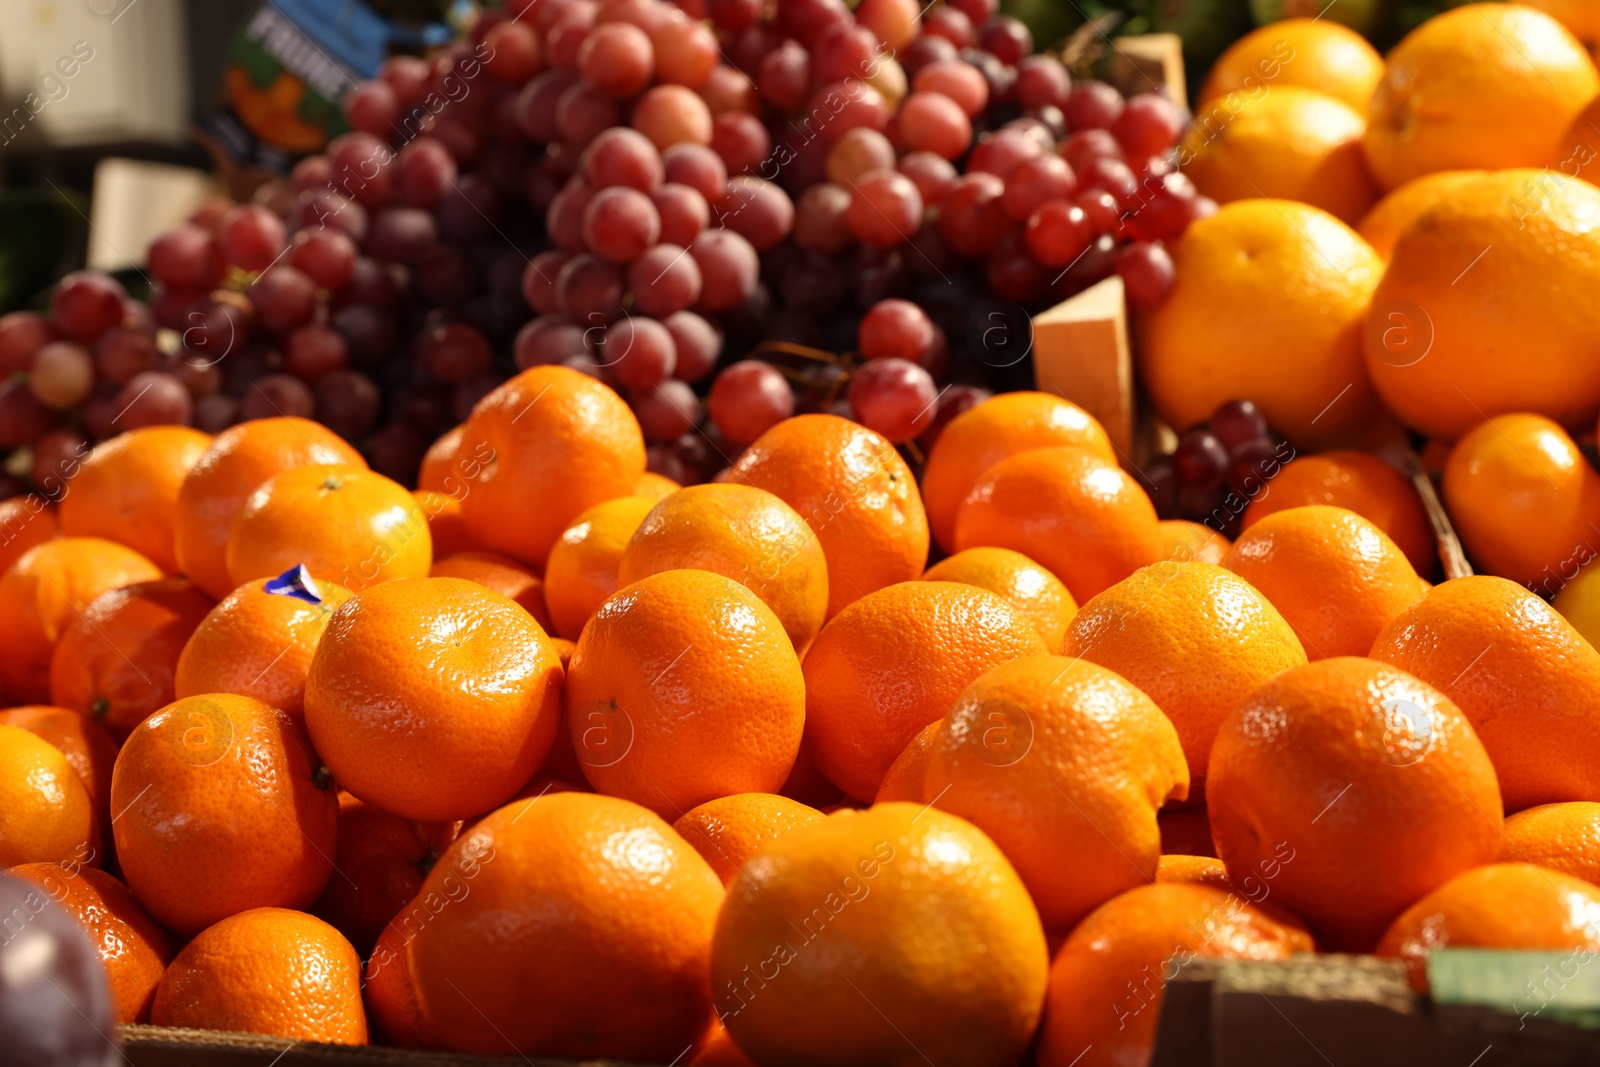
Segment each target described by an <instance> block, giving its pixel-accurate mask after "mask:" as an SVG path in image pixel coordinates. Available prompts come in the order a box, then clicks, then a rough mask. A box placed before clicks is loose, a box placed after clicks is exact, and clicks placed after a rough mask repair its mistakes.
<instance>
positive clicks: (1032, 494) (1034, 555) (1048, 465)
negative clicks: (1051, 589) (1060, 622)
mask: <svg viewBox="0 0 1600 1067" xmlns="http://www.w3.org/2000/svg"><path fill="white" fill-rule="evenodd" d="M955 546H956V548H957V549H968V548H982V547H999V548H1010V549H1015V550H1016V551H1018V552H1021V553H1022V554H1023V555H1025V556H1027V557H1028V558H1030V559H1033V560H1037V561H1038V562H1039V563H1040V564H1042V565H1044V566H1045V567H1047V568H1048V569H1049V570H1050V572H1051V573H1052V574H1054V575H1055V576H1056V577H1057V578H1059V579H1061V581H1062V582H1063V583H1064V584H1065V585H1066V587H1067V589H1068V590H1070V591H1071V593H1072V597H1073V599H1074V600H1075V601H1077V602H1078V603H1079V604H1081V603H1083V602H1084V601H1085V600H1088V599H1089V598H1090V597H1092V596H1094V595H1095V594H1097V593H1099V592H1100V591H1102V590H1103V589H1105V588H1106V587H1107V586H1110V585H1114V584H1116V583H1117V582H1120V581H1122V579H1124V578H1126V577H1127V576H1128V575H1130V574H1132V573H1133V572H1134V571H1136V570H1138V569H1139V568H1140V567H1143V566H1145V565H1146V564H1150V563H1154V562H1156V561H1157V560H1158V559H1160V558H1161V530H1160V527H1159V526H1158V520H1157V519H1156V509H1155V508H1154V507H1153V506H1151V504H1150V498H1149V497H1148V496H1146V495H1145V493H1144V490H1143V489H1141V488H1140V487H1139V483H1138V482H1136V481H1134V480H1133V479H1132V478H1130V477H1129V476H1128V475H1127V474H1125V473H1123V471H1122V469H1121V468H1119V467H1118V466H1117V465H1116V464H1115V463H1110V462H1107V461H1106V460H1104V459H1102V458H1100V457H1099V456H1097V455H1095V454H1094V453H1092V452H1089V451H1087V450H1085V449H1082V448H1076V447H1073V446H1070V445H1067V446H1062V447H1060V448H1035V449H1032V450H1030V451H1027V452H1022V453H1019V454H1017V455H1014V456H1012V457H1011V458H1010V459H1005V460H1001V461H1000V462H999V463H996V464H995V465H994V466H992V467H990V468H989V469H988V470H987V471H985V472H984V474H983V477H981V478H979V479H978V481H977V484H975V485H974V486H973V488H972V492H971V493H969V494H968V495H967V499H966V502H965V503H963V504H962V505H961V510H960V511H959V512H957V513H956V532H955Z"/></svg>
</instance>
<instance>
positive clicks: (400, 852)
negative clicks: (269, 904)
mask: <svg viewBox="0 0 1600 1067" xmlns="http://www.w3.org/2000/svg"><path fill="white" fill-rule="evenodd" d="M455 837H456V825H455V824H454V823H423V822H414V821H412V820H410V819H402V818H401V817H400V816H398V815H391V814H390V813H389V812H387V811H384V810H382V809H381V808H375V807H373V806H372V805H371V804H368V803H367V802H365V801H363V800H357V799H356V798H355V797H353V796H351V795H350V794H349V793H341V794H339V832H338V840H339V851H338V852H336V853H335V854H334V857H333V871H334V873H333V874H332V876H330V877H329V878H328V884H327V885H325V886H323V887H322V895H321V896H320V897H318V898H317V901H316V903H315V904H313V905H312V906H311V909H310V910H311V911H312V912H313V913H314V914H315V915H317V916H318V917H319V918H321V919H324V920H326V921H327V922H329V923H331V924H332V925H333V927H334V929H336V930H338V931H339V932H340V933H341V934H343V935H344V936H345V937H347V938H349V939H350V943H351V944H352V945H354V946H355V948H356V951H357V952H359V953H361V955H362V956H366V955H368V954H369V953H371V951H372V947H373V945H374V943H376V941H377V940H378V935H380V934H381V933H383V929H384V927H385V926H386V925H388V922H389V920H390V919H393V918H394V917H395V916H396V915H398V914H399V913H400V910H401V909H402V908H404V907H405V906H406V905H407V904H409V903H411V901H412V899H413V898H414V897H416V895H417V892H418V891H419V890H420V889H421V888H422V879H423V878H424V877H426V876H427V874H428V872H429V871H430V870H432V869H433V865H434V863H435V862H437V861H438V859H439V857H440V856H441V855H442V854H443V853H444V850H445V849H446V848H448V847H449V845H450V842H452V841H454V840H455Z"/></svg>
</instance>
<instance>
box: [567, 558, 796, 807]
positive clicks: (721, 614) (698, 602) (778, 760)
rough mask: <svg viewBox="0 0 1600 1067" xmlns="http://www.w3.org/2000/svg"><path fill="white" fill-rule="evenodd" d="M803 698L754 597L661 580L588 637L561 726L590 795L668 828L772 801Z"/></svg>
mask: <svg viewBox="0 0 1600 1067" xmlns="http://www.w3.org/2000/svg"><path fill="white" fill-rule="evenodd" d="M815 648H816V646H813V653H814V652H815ZM805 689H806V685H805V682H804V681H803V680H802V678H801V674H800V661H799V660H798V659H797V658H796V656H795V651H794V646H793V645H791V644H790V642H789V638H788V635H787V634H785V633H784V630H783V624H782V623H781V622H780V621H779V619H778V617H777V616H776V615H774V614H773V613H772V609H771V608H769V607H767V606H766V605H765V604H763V603H762V602H761V600H760V599H759V598H758V597H757V596H756V595H755V594H754V593H752V592H751V591H750V590H748V589H746V588H745V587H744V586H742V585H740V584H739V583H738V582H735V581H733V580H732V579H730V578H724V577H723V576H722V575H720V574H712V573H711V572H709V571H698V570H675V571H663V572H662V573H660V574H652V575H651V576H650V577H648V578H644V579H641V580H640V581H638V582H636V583H634V584H633V585H630V586H625V587H623V588H622V589H621V590H619V591H618V592H617V593H616V594H615V595H614V596H612V597H611V599H609V600H607V601H606V602H605V604H604V605H602V606H601V608H600V610H599V611H598V612H596V613H595V616H594V618H593V619H591V620H590V621H589V625H588V626H586V627H584V630H583V636H582V637H580V638H578V650H577V651H576V652H575V653H573V656H572V665H571V666H570V667H569V668H568V670H567V705H566V714H567V726H568V729H569V730H570V732H571V736H572V746H573V748H574V750H575V751H576V752H577V754H578V761H579V763H580V764H582V766H583V773H584V776H585V777H587V778H588V779H589V781H590V783H591V784H593V785H594V787H595V788H596V789H598V790H600V791H601V792H603V793H609V794H611V795H613V796H620V797H625V798H627V799H628V800H631V801H633V802H635V803H637V804H643V805H644V806H645V807H647V808H650V809H651V810H652V811H655V812H656V813H657V814H659V815H661V816H663V817H668V816H670V817H671V818H674V819H675V818H677V817H679V816H680V815H682V814H684V813H685V812H687V811H688V810H689V809H690V808H693V807H696V806H697V805H700V804H703V803H705V802H706V801H708V800H712V799H715V798H717V797H724V796H728V795H730V794H733V793H775V792H777V791H778V789H779V787H781V786H782V785H783V783H784V779H786V778H787V777H788V776H789V771H790V769H791V768H792V767H793V766H794V761H795V755H796V753H797V752H799V749H800V733H801V729H802V727H803V725H804V722H805V719H806V714H807V708H806V693H805Z"/></svg>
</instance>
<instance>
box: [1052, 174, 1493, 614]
mask: <svg viewBox="0 0 1600 1067" xmlns="http://www.w3.org/2000/svg"><path fill="white" fill-rule="evenodd" d="M1474 251H1476V250H1474ZM1172 258H1173V261H1174V263H1175V265H1176V268H1177V282H1176V284H1174V285H1173V287H1172V292H1171V294H1170V295H1169V296H1168V297H1167V299H1166V300H1165V301H1164V302H1163V303H1162V304H1161V306H1160V307H1159V308H1157V309H1156V310H1155V311H1153V312H1151V313H1150V314H1148V315H1146V316H1145V317H1144V327H1143V332H1144V343H1143V344H1142V345H1141V346H1140V347H1139V350H1138V352H1139V371H1140V374H1141V376H1142V379H1143V382H1144V385H1145V387H1146V388H1147V389H1149V391H1150V397H1151V399H1152V400H1153V401H1154V403H1155V406H1156V410H1157V411H1158V412H1160V414H1161V416H1162V418H1164V419H1166V421H1167V422H1168V423H1170V424H1171V425H1172V427H1173V428H1174V429H1176V430H1178V431H1180V432H1182V431H1184V430H1187V429H1189V428H1190V427H1191V426H1194V425H1196V424H1198V423H1200V422H1203V421H1204V420H1206V419H1208V418H1210V417H1211V413H1212V411H1214V410H1215V409H1216V408H1217V406H1218V405H1219V404H1222V403H1224V402H1226V401H1228V400H1233V399H1235V398H1237V397H1241V396H1248V397H1250V398H1251V399H1252V400H1254V401H1255V402H1256V404H1257V405H1258V406H1259V407H1260V408H1261V411H1262V413H1263V414H1264V415H1265V416H1266V418H1267V421H1268V422H1270V423H1271V424H1272V425H1273V426H1275V427H1276V428H1278V429H1279V430H1281V431H1282V432H1283V433H1285V434H1287V435H1288V437H1289V439H1290V440H1291V441H1293V442H1294V443H1295V444H1296V445H1298V446H1300V447H1302V448H1320V447H1327V446H1329V445H1335V444H1338V443H1340V442H1341V441H1344V440H1347V439H1349V438H1351V437H1353V436H1355V435H1356V434H1358V433H1360V432H1361V431H1362V430H1364V429H1365V428H1366V427H1367V426H1368V425H1369V424H1370V423H1371V422H1372V421H1373V420H1374V419H1375V418H1376V416H1377V414H1378V411H1379V407H1378V402H1377V398H1376V396H1374V394H1373V391H1372V385H1371V383H1370V382H1369V381H1368V380H1367V374H1366V370H1365V368H1364V366H1363V358H1362V340H1361V330H1362V327H1363V325H1364V324H1365V322H1366V318H1367V310H1368V307H1369V305H1370V303H1371V299H1372V293H1373V290H1374V289H1376V288H1377V286H1378V281H1379V279H1380V278H1381V277H1382V275H1383V261H1382V260H1380V259H1379V258H1378V256H1377V254H1376V253H1374V252H1373V251H1372V249H1371V248H1370V247H1369V246H1368V245H1367V243H1366V242H1365V241H1363V240H1362V239H1361V238H1360V237H1358V236H1356V233H1355V231H1353V230H1351V229H1350V227H1348V226H1346V225H1345V224H1344V223H1342V222H1340V221H1339V220H1338V219H1336V218H1334V217H1333V216H1332V215H1329V214H1327V213H1325V212H1322V211H1319V210H1317V209H1316V208H1314V207H1310V206H1308V205H1305V204H1294V203H1287V202H1283V201H1276V200H1241V201H1238V202H1236V203H1232V204H1225V205H1224V206H1223V207H1222V209H1221V210H1220V211H1218V212H1217V213H1216V214H1215V215H1212V216H1211V217H1210V218H1206V219H1200V220H1198V221H1196V222H1195V223H1194V225H1192V226H1190V227H1189V229H1188V230H1187V231H1186V232H1185V233H1184V235H1183V237H1182V238H1181V239H1179V241H1178V242H1177V245H1176V247H1174V249H1173V256H1172ZM1285 279H1293V280H1294V282H1293V284H1292V285H1286V284H1285ZM1291 351H1292V352H1294V353H1295V358H1294V359H1293V360H1292V361H1285V360H1284V359H1283V353H1284V352H1291ZM1069 584H1070V583H1069Z"/></svg>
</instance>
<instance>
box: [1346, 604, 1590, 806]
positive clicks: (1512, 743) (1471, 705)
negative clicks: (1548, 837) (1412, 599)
mask: <svg viewBox="0 0 1600 1067" xmlns="http://www.w3.org/2000/svg"><path fill="white" fill-rule="evenodd" d="M1372 658H1373V659H1379V660H1383V661H1384V662H1385V663H1391V664H1393V665H1394V666H1396V667H1398V668H1399V669H1401V670H1403V671H1409V672H1410V673H1412V674H1414V675H1416V676H1417V677H1418V678H1421V679H1422V680H1423V681H1425V682H1428V683H1429V684H1431V685H1433V686H1435V687H1437V688H1438V689H1439V690H1440V691H1441V692H1443V693H1444V694H1445V695H1446V696H1448V697H1449V698H1450V699H1451V700H1453V701H1454V702H1455V703H1456V705H1457V706H1459V707H1460V708H1461V710H1462V711H1463V712H1464V713H1465V714H1466V716H1467V718H1468V719H1470V720H1471V722H1472V727H1473V729H1474V730H1476V731H1477V732H1478V736H1479V737H1480V738H1482V739H1483V747H1484V748H1486V749H1488V751H1489V758H1490V759H1492V760H1494V767H1495V772H1496V773H1497V774H1498V775H1499V779H1500V792H1501V793H1502V794H1503V795H1504V796H1505V802H1506V810H1507V811H1521V810H1522V809H1523V808H1531V807H1533V806H1534V805H1535V804H1549V803H1553V802H1555V801H1561V800H1588V799H1590V798H1592V797H1597V796H1600V731H1597V729H1596V716H1597V715H1600V652H1596V651H1595V650H1594V647H1593V646H1592V645H1590V644H1589V642H1587V641H1585V640H1584V639H1583V637H1582V636H1581V635H1580V634H1579V633H1578V632H1577V631H1576V630H1574V629H1573V628H1572V626H1571V624H1569V623H1568V622H1567V621H1566V620H1565V619H1563V618H1562V617H1561V615H1560V614H1559V613H1558V612H1557V611H1556V610H1555V609H1554V608H1552V607H1551V606H1550V605H1549V604H1546V603H1545V602H1544V601H1543V600H1541V599H1540V598H1539V597H1536V596H1534V595H1533V594H1532V593H1530V592H1528V591H1527V590H1526V589H1523V588H1522V587H1520V586H1518V585H1516V584H1514V583H1512V582H1508V581H1506V580H1505V579H1504V578H1492V577H1488V576H1486V575H1479V576H1475V577H1471V578H1457V579H1455V580H1453V581H1448V582H1444V583H1442V584H1441V585H1438V586H1435V587H1434V588H1433V589H1431V590H1429V591H1428V593H1427V595H1426V596H1424V597H1423V598H1422V599H1421V600H1419V601H1417V603H1416V604H1414V605H1412V606H1411V607H1410V608H1409V609H1407V610H1406V611H1404V612H1402V613H1401V614H1400V616H1399V617H1398V618H1396V619H1395V620H1394V621H1393V622H1391V623H1390V624H1389V625H1388V626H1387V627H1386V628H1385V629H1384V631H1383V633H1381V634H1379V635H1378V640H1377V641H1375V642H1374V643H1373V646H1372Z"/></svg>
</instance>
